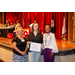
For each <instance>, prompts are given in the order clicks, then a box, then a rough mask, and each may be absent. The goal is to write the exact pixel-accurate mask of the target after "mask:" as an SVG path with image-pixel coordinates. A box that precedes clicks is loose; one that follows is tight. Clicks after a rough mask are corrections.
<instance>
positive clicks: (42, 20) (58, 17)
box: [6, 12, 68, 38]
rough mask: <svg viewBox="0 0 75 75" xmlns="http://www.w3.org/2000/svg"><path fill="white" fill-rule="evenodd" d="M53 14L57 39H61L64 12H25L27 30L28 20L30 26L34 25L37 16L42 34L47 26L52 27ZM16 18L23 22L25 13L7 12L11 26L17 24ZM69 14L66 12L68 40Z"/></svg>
mask: <svg viewBox="0 0 75 75" xmlns="http://www.w3.org/2000/svg"><path fill="white" fill-rule="evenodd" d="M52 14H53V16H54V23H55V27H56V34H55V35H56V38H61V35H62V26H63V16H64V15H63V14H64V13H63V12H24V19H25V28H28V19H29V24H31V23H34V20H35V15H36V22H37V23H38V24H39V28H40V30H41V32H44V27H45V25H46V24H50V25H51V19H52ZM15 16H16V21H19V19H20V20H21V23H22V21H23V12H6V19H9V21H10V24H11V23H12V19H13V23H15ZM67 17H68V16H67V12H66V33H67V35H66V37H67V38H68V22H67Z"/></svg>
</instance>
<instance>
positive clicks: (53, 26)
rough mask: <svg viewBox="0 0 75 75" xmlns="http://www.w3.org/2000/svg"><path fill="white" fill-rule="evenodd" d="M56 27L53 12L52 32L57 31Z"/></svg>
mask: <svg viewBox="0 0 75 75" xmlns="http://www.w3.org/2000/svg"><path fill="white" fill-rule="evenodd" d="M55 31H56V29H55V24H54V15H53V12H52V20H51V32H52V33H55Z"/></svg>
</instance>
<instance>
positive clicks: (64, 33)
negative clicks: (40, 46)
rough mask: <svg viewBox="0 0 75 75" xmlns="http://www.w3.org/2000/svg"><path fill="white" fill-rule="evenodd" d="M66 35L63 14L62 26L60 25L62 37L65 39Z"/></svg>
mask: <svg viewBox="0 0 75 75" xmlns="http://www.w3.org/2000/svg"><path fill="white" fill-rule="evenodd" d="M65 37H66V23H65V14H64V18H63V27H62V39H63V40H65Z"/></svg>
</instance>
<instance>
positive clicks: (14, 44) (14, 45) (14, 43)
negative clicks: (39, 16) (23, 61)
mask: <svg viewBox="0 0 75 75" xmlns="http://www.w3.org/2000/svg"><path fill="white" fill-rule="evenodd" d="M12 44H13V48H14V49H15V50H16V51H17V52H19V53H20V54H22V55H25V54H24V52H22V51H20V50H19V49H18V48H17V47H16V42H13V43H12Z"/></svg>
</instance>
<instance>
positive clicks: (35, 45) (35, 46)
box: [30, 42, 41, 52]
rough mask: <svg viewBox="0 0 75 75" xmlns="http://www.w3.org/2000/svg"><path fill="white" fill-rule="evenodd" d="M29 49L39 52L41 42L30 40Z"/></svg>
mask: <svg viewBox="0 0 75 75" xmlns="http://www.w3.org/2000/svg"><path fill="white" fill-rule="evenodd" d="M30 51H37V52H41V44H40V43H34V42H31V43H30Z"/></svg>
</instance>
